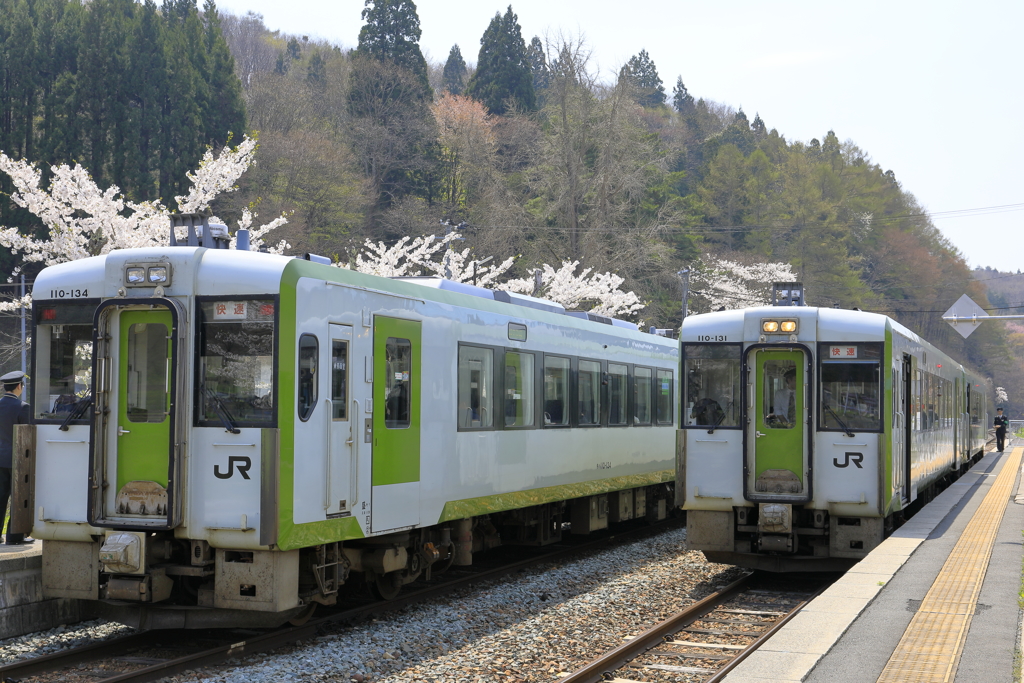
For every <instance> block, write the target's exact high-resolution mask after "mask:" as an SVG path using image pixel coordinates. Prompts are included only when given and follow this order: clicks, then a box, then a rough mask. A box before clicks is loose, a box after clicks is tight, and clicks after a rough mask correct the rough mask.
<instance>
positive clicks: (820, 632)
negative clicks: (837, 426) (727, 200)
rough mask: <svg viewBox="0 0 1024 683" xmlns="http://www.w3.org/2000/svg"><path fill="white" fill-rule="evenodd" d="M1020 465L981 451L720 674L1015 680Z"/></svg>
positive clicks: (1023, 456)
mask: <svg viewBox="0 0 1024 683" xmlns="http://www.w3.org/2000/svg"><path fill="white" fill-rule="evenodd" d="M1022 461H1024V448H1022V447H1021V446H1019V445H1018V446H1013V445H1012V441H1011V443H1010V444H1009V445H1008V446H1007V450H1006V451H1005V452H1004V453H998V452H992V451H990V452H988V453H986V455H985V456H984V457H983V458H982V459H981V460H980V461H979V462H978V463H977V464H975V465H974V467H972V468H971V469H970V471H968V472H967V474H965V475H964V476H963V477H961V478H960V479H959V480H957V481H956V482H955V483H954V484H953V485H952V486H950V487H949V488H948V489H946V490H945V491H943V492H942V493H941V494H939V495H938V496H937V497H936V498H935V499H934V500H933V501H931V502H930V503H929V504H927V505H926V506H924V507H923V508H922V509H921V510H920V511H919V512H918V513H917V514H916V515H914V517H913V518H911V519H910V520H909V521H908V522H907V523H906V524H904V525H903V526H902V527H900V529H898V530H897V531H896V532H895V533H894V534H893V535H892V536H890V537H889V538H888V539H886V540H885V541H884V542H883V543H882V544H881V545H879V547H878V548H876V549H875V550H874V551H872V552H871V553H870V554H869V555H868V556H867V557H865V558H864V559H863V560H861V561H860V562H859V563H857V564H856V565H855V566H854V567H853V568H852V569H851V570H850V571H848V572H847V573H846V574H844V575H843V577H842V578H840V579H839V580H838V581H837V582H836V583H835V584H833V585H832V586H831V587H830V588H829V589H828V590H827V591H825V592H824V593H822V594H821V595H820V596H819V597H818V598H816V599H815V600H813V601H812V602H811V603H810V604H808V605H807V606H806V607H805V608H804V609H803V610H801V612H800V613H799V614H797V615H796V616H795V617H794V618H793V619H792V620H790V621H789V623H787V624H786V625H785V626H784V627H783V628H782V629H781V630H780V631H779V632H778V633H777V634H776V635H775V636H774V637H772V638H771V640H769V641H768V643H767V644H766V645H764V646H763V647H761V648H760V649H759V650H757V651H756V652H755V653H753V654H752V655H751V656H750V657H748V658H747V659H746V660H744V661H743V662H742V663H740V665H739V666H737V667H736V669H734V670H733V671H732V672H731V673H730V674H729V675H728V676H726V677H725V679H724V680H725V681H726V682H727V683H766V682H768V681H772V682H775V683H788V682H790V681H807V682H809V683H836V682H837V681H842V683H876V682H878V683H882V682H889V681H899V682H901V683H904V682H905V683H913V682H917V681H950V682H956V683H975V682H977V681H1018V680H1020V679H1019V676H1020V663H1019V659H1016V658H1018V657H1019V656H1020V651H1021V635H1020V634H1021V606H1020V593H1021V563H1022V559H1024V552H1022V549H1024V545H1022V540H1024V539H1022V529H1024V486H1022V477H1021V475H1022Z"/></svg>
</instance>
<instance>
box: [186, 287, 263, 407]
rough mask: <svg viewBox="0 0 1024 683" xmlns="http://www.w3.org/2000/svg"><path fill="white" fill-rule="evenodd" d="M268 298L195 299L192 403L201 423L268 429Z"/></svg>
mask: <svg viewBox="0 0 1024 683" xmlns="http://www.w3.org/2000/svg"><path fill="white" fill-rule="evenodd" d="M276 308H277V305H276V302H275V301H274V300H272V299H249V300H234V301H223V300H209V301H200V303H199V315H198V318H199V339H198V346H199V387H198V390H197V396H199V397H201V398H200V399H199V400H197V401H196V402H195V405H196V413H197V415H196V418H197V420H198V422H199V424H200V425H201V426H218V427H219V426H221V425H222V424H223V419H224V418H225V417H227V418H228V419H230V421H231V422H232V423H233V424H234V425H235V426H236V427H267V426H270V425H273V424H274V423H275V421H276V412H275V410H274V396H275V393H276V391H275V386H274V385H275V379H274V378H275V376H276V372H275V368H274V357H275V355H276V354H275V352H274V347H275V343H274V333H275V327H276V322H275V310H276Z"/></svg>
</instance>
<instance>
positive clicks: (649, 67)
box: [619, 50, 685, 107]
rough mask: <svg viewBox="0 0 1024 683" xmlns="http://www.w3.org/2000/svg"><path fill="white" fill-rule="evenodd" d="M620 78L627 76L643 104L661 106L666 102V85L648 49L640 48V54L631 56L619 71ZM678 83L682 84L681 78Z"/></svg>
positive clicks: (639, 101)
mask: <svg viewBox="0 0 1024 683" xmlns="http://www.w3.org/2000/svg"><path fill="white" fill-rule="evenodd" d="M619 78H625V79H626V80H628V81H629V82H630V83H631V84H632V86H633V87H634V88H635V89H636V94H635V95H634V97H635V98H636V101H637V103H638V104H640V105H641V106H644V107H660V106H661V105H663V104H665V85H664V84H663V83H662V82H661V78H660V77H659V76H658V68H657V67H656V66H655V65H654V62H653V61H652V60H651V57H650V55H648V54H647V50H640V54H638V55H633V56H632V57H630V58H629V61H628V62H626V65H625V66H624V67H622V70H621V71H620V72H619ZM677 85H682V79H681V78H680V80H679V82H678V84H677ZM684 90H685V88H684Z"/></svg>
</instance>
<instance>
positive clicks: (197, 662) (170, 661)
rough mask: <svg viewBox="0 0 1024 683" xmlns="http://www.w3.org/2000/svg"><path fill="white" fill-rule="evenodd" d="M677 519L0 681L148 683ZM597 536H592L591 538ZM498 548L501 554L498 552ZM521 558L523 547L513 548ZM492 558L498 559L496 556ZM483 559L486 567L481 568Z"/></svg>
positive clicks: (669, 525)
mask: <svg viewBox="0 0 1024 683" xmlns="http://www.w3.org/2000/svg"><path fill="white" fill-rule="evenodd" d="M679 525H680V522H679V521H678V520H670V521H668V522H664V523H661V524H658V525H654V526H648V525H636V526H634V527H631V528H625V529H621V530H616V531H615V532H612V533H608V534H606V535H602V536H600V537H596V538H592V537H588V538H587V539H586V540H580V541H579V542H576V543H571V544H559V545H556V546H548V547H547V548H539V549H537V551H538V552H536V553H535V554H533V555H532V556H531V557H529V558H527V559H518V560H515V561H506V560H503V559H502V558H501V553H493V554H492V557H490V559H488V556H486V555H482V556H481V557H480V558H479V560H480V561H479V562H478V563H477V564H476V565H474V566H473V567H466V568H453V569H451V570H449V571H448V572H447V574H445V575H444V576H445V579H443V580H436V579H435V581H433V582H431V583H430V584H426V583H422V584H411V585H410V586H409V587H408V588H409V589H411V590H406V591H404V592H403V593H402V594H400V595H399V596H398V597H397V598H396V599H394V600H389V601H386V602H381V601H368V600H358V599H354V600H351V601H349V602H346V604H344V605H341V606H338V607H334V608H324V607H320V610H322V613H321V614H316V615H314V618H310V619H309V621H307V622H306V623H304V624H301V625H296V626H284V627H281V628H278V629H271V630H256V629H248V630H241V629H225V630H216V629H210V630H201V631H198V630H183V629H182V630H167V631H143V632H139V633H134V634H131V635H128V636H123V637H120V638H114V639H111V640H107V641H102V642H98V643H90V644H86V645H83V646H79V647H74V648H69V649H67V650H64V651H61V652H57V653H54V654H50V655H44V656H40V657H34V658H30V659H24V660H21V661H18V662H14V663H11V664H7V665H4V666H0V681H3V683H8V681H17V682H19V683H50V682H56V681H60V682H61V683H79V682H81V683H86V682H88V683H146V682H148V681H157V680H160V679H161V678H164V677H167V676H172V675H176V674H180V673H183V672H186V671H190V670H195V669H202V668H206V667H213V666H217V665H219V664H223V663H225V662H228V661H229V660H238V659H241V658H244V657H246V656H250V655H253V654H257V653H261V652H267V651H270V650H275V649H277V648H281V647H285V646H289V645H292V644H295V643H298V642H301V641H304V640H308V639H311V638H314V637H315V636H316V635H317V633H318V631H319V630H320V629H321V627H324V626H327V625H329V624H332V623H353V622H358V621H361V620H366V619H369V618H372V617H374V616H377V615H380V614H382V613H384V612H389V611H395V610H400V609H403V608H405V607H407V606H409V605H413V604H416V603H419V602H423V601H425V600H429V599H432V598H438V597H441V596H444V595H446V594H448V593H451V592H453V591H456V590H458V589H462V588H465V587H467V586H470V585H472V584H475V583H480V582H484V581H491V580H494V579H497V578H500V577H502V576H504V575H507V574H511V573H514V572H519V571H524V570H526V569H530V568H532V567H534V566H536V565H539V564H543V563H545V562H555V561H564V560H568V559H571V558H574V557H576V556H578V555H581V554H583V553H586V552H594V551H598V550H601V549H603V548H606V547H613V546H615V545H618V544H621V543H627V542H631V541H636V540H639V539H642V538H645V537H650V536H653V535H656V534H658V533H661V532H663V531H668V530H670V529H675V528H677V527H678V526H679ZM595 536H596V535H595ZM497 550H499V551H500V550H502V549H497ZM504 550H506V551H507V550H509V549H508V548H506V549H504ZM516 550H517V551H518V556H519V557H520V558H521V556H522V554H523V551H524V550H525V549H524V548H517V549H516ZM495 555H496V557H495ZM485 562H486V563H487V564H485Z"/></svg>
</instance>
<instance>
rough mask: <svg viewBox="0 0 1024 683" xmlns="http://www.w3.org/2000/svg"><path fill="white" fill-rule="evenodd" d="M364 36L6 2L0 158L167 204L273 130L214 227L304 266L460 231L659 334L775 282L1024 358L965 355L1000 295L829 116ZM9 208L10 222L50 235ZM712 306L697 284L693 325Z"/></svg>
mask: <svg viewBox="0 0 1024 683" xmlns="http://www.w3.org/2000/svg"><path fill="white" fill-rule="evenodd" d="M363 19H364V22H365V23H364V26H363V27H362V30H361V32H360V34H359V44H358V46H357V47H356V48H355V49H353V50H346V49H342V48H341V47H339V46H336V45H332V44H328V43H325V42H318V41H315V40H310V39H308V37H306V36H292V35H286V34H283V33H281V32H278V31H274V30H273V27H267V26H265V25H264V23H263V21H262V19H261V17H259V16H258V15H253V14H248V15H245V16H233V15H228V14H222V15H220V16H219V17H218V16H217V12H216V8H215V6H214V3H213V1H212V0H207V2H206V3H205V5H204V6H203V8H202V9H201V10H200V8H198V7H196V2H195V0H165V1H164V3H163V5H162V6H161V7H159V8H158V7H156V5H155V4H154V3H153V2H152V0H147V2H145V3H141V4H140V3H137V2H133V1H132V0H91V1H90V2H88V3H85V4H83V3H82V2H80V1H79V0H0V41H2V43H0V44H2V47H0V79H2V80H0V111H2V112H3V118H2V119H0V149H3V150H4V151H6V152H7V153H8V154H12V155H23V156H25V157H26V158H29V159H34V160H39V161H42V162H44V163H46V164H49V163H57V162H64V161H72V160H74V161H80V162H81V163H83V165H84V166H86V167H87V168H89V170H90V171H92V173H93V175H94V176H95V177H97V178H101V179H103V180H107V181H108V182H111V183H116V184H118V185H119V186H120V187H121V188H122V189H124V190H125V191H126V193H127V194H128V196H131V197H138V198H152V197H160V198H163V199H164V200H165V201H166V200H167V198H168V197H169V196H171V195H173V194H174V192H175V191H176V190H175V188H176V187H177V186H176V185H175V183H180V182H183V181H184V177H183V172H184V170H185V169H188V168H192V167H193V166H194V164H195V161H196V159H198V155H199V153H200V152H201V150H202V146H203V145H204V144H212V145H214V146H219V145H223V144H224V143H225V142H226V141H227V135H226V133H227V131H229V130H230V131H232V132H234V134H235V135H236V136H237V135H240V134H241V133H242V132H246V131H256V132H258V135H259V140H260V145H261V147H260V151H259V155H258V163H257V166H256V167H255V168H254V169H253V170H252V171H250V172H249V173H247V174H246V175H245V176H244V177H243V179H242V188H241V191H240V192H237V193H234V194H231V195H226V196H225V198H224V199H223V200H222V203H221V204H220V205H217V206H215V208H216V211H217V213H218V215H220V216H221V217H223V218H228V219H232V218H235V217H237V215H238V214H239V213H240V212H241V210H242V208H244V207H246V206H248V205H249V204H251V203H253V202H258V203H259V210H260V212H261V213H263V214H265V215H275V214H277V213H279V212H282V211H288V212H292V213H291V215H290V223H289V225H288V226H286V228H285V229H284V230H285V231H286V236H287V238H288V240H289V242H291V244H292V245H293V250H294V252H295V253H301V252H304V251H312V252H316V253H321V254H325V255H329V256H331V257H332V258H335V259H336V260H341V261H351V260H352V259H353V258H354V256H355V252H356V250H357V249H358V247H359V246H360V245H361V244H362V243H363V241H364V240H365V239H366V238H373V239H375V240H383V241H385V242H388V243H391V242H394V241H396V240H397V239H399V238H400V237H402V236H404V235H423V234H431V233H437V234H440V232H441V231H443V228H442V227H441V226H440V225H439V222H441V221H450V222H451V223H452V224H458V223H462V222H464V223H465V224H466V227H464V228H463V229H461V230H460V232H461V233H462V234H463V235H464V236H465V238H466V241H465V243H464V245H463V247H462V248H464V247H470V248H472V249H473V250H474V253H475V254H478V255H479V256H480V257H484V256H493V257H494V259H495V261H499V260H502V259H505V258H507V257H509V256H516V257H518V258H517V260H516V265H515V266H514V270H515V274H516V275H517V276H520V277H521V276H524V275H527V274H528V273H530V272H531V271H532V270H533V269H535V268H538V267H540V266H541V265H542V264H545V263H547V264H552V265H555V266H557V265H558V264H560V263H561V262H563V261H579V262H580V263H581V266H585V267H592V268H594V269H595V270H597V271H606V270H610V271H613V272H616V273H618V274H619V275H621V276H623V277H624V278H625V279H626V283H625V285H623V288H624V289H632V290H634V291H636V292H637V293H638V294H639V295H640V297H641V298H642V299H643V300H644V301H645V302H646V303H648V306H647V308H645V309H644V310H643V311H641V312H640V313H639V315H638V318H642V319H643V320H644V322H645V324H648V325H657V326H659V327H673V326H678V321H679V315H680V302H679V297H680V279H679V277H678V275H677V273H678V271H680V270H682V269H684V268H689V269H691V270H696V271H699V270H701V269H702V268H704V267H706V264H707V263H709V255H710V256H711V257H714V258H717V259H729V260H731V261H735V262H738V263H741V264H755V263H768V262H782V263H786V264H789V265H790V266H791V267H792V270H793V272H795V273H796V274H797V275H798V277H799V278H800V279H801V280H802V281H803V282H804V284H805V286H806V290H807V296H808V301H809V303H811V304H816V305H822V306H841V307H855V306H856V307H860V308H862V309H865V310H874V311H879V312H884V313H888V314H891V315H893V316H894V317H896V318H898V319H899V320H900V321H902V322H903V323H905V324H906V325H908V326H909V327H911V328H912V329H914V330H915V331H918V332H920V333H921V334H922V335H924V336H925V337H927V338H928V339H930V340H933V341H935V342H936V343H938V344H939V345H940V346H943V347H944V348H946V349H947V350H948V351H950V352H951V353H953V354H955V355H957V356H958V357H961V358H964V359H965V360H967V361H968V362H970V363H971V364H972V365H973V366H975V367H977V368H979V369H981V370H984V371H986V372H989V373H997V374H998V373H1004V374H1005V369H1006V367H1008V366H1009V365H1010V364H1011V363H1012V362H1013V361H1012V360H1011V358H1012V356H1011V353H1010V349H1009V346H1008V342H1007V335H1006V332H1005V328H1003V327H1001V326H998V325H992V326H987V327H985V326H983V327H982V329H980V330H979V331H978V332H976V333H975V334H974V335H972V337H970V339H969V340H967V341H966V342H965V341H964V340H962V339H961V338H960V336H959V335H958V334H956V333H955V332H954V331H953V330H952V329H950V328H949V326H948V325H946V323H943V322H942V321H941V320H940V315H941V312H942V311H944V310H946V309H947V308H948V307H949V306H950V305H951V304H952V303H953V302H954V301H955V300H956V299H957V298H958V297H959V296H960V295H961V294H963V293H965V292H967V293H969V294H970V295H971V296H972V297H974V298H975V300H977V301H978V302H979V303H981V304H982V305H983V306H987V305H988V303H987V301H986V299H985V289H984V286H983V285H982V284H980V283H978V282H976V281H975V280H974V278H972V274H971V272H970V271H969V269H968V268H967V265H966V263H965V261H964V259H963V257H962V256H961V255H960V253H959V252H958V251H957V250H956V248H955V247H954V246H953V245H952V244H950V243H949V242H948V240H946V239H945V238H944V237H943V236H942V234H941V233H940V232H939V231H938V230H937V229H936V228H935V226H934V225H933V224H932V223H931V221H930V220H929V218H928V216H927V215H926V214H925V213H924V211H923V210H922V208H921V207H920V205H919V204H918V203H917V201H916V200H915V198H914V196H913V195H912V194H911V193H910V192H909V191H908V190H909V189H910V188H904V187H902V186H901V185H900V182H899V180H898V173H899V169H892V170H890V169H884V168H882V167H880V166H879V165H878V164H876V163H875V162H873V161H872V159H871V157H870V156H869V154H868V153H867V152H866V151H864V150H862V149H860V148H859V147H857V145H856V144H855V143H854V142H853V141H850V140H846V139H844V138H843V137H841V135H842V131H839V132H838V133H837V132H834V131H831V130H829V129H828V128H829V122H828V121H822V122H821V125H822V136H821V137H820V139H813V140H810V141H796V140H789V139H787V138H786V137H785V132H784V131H781V130H778V129H776V128H774V127H771V126H770V125H769V123H770V122H766V121H763V120H762V119H761V117H760V116H758V115H757V114H756V112H755V113H754V116H753V117H750V116H749V115H748V113H747V112H744V111H742V110H739V111H737V110H734V109H733V108H732V107H730V106H729V105H728V104H723V103H717V102H713V101H709V100H706V99H702V98H701V97H700V94H699V93H690V92H689V91H688V90H687V88H686V86H685V85H684V80H683V75H675V74H673V75H671V76H667V75H666V76H665V77H664V78H663V76H662V75H660V74H659V73H658V70H657V66H656V64H655V62H654V60H653V59H652V57H651V55H649V54H648V53H647V52H646V51H645V50H644V49H643V48H644V46H643V45H637V46H636V53H635V56H634V57H633V58H632V59H630V60H629V61H628V63H626V64H625V65H623V66H622V68H621V70H620V71H619V72H618V75H617V77H616V78H614V79H608V78H606V77H603V76H601V75H600V74H598V73H597V72H596V69H595V68H594V66H593V64H592V63H591V61H590V53H591V50H594V49H597V48H598V47H599V46H590V45H587V44H585V42H584V41H583V40H581V39H579V38H575V37H566V36H565V35H564V34H556V35H558V36H559V37H557V38H556V39H554V40H549V41H544V40H542V39H541V38H539V37H532V36H524V35H522V32H521V28H520V26H519V23H518V20H517V17H516V15H515V12H514V9H513V8H512V7H509V8H508V9H507V10H505V11H502V12H499V13H497V14H496V15H495V17H494V19H493V20H492V22H491V23H490V25H489V26H488V28H487V29H486V31H485V32H484V34H483V35H482V36H473V35H467V36H464V37H462V38H461V39H460V42H459V44H458V45H453V46H452V48H451V52H450V53H449V55H448V58H447V60H446V62H445V63H443V64H438V63H428V62H427V61H426V60H425V59H424V58H423V55H422V53H421V51H420V48H419V39H420V36H421V32H420V27H419V19H418V17H417V14H416V9H415V5H414V4H413V3H412V2H411V1H410V0H366V8H365V10H364V12H363ZM19 27H21V28H19ZM29 27H31V30H30V29H29ZM221 32H222V33H221ZM54 35H59V36H61V38H60V39H59V40H57V39H54V38H53V36H54ZM26 36H31V38H29V37H26ZM85 36H89V37H90V40H86V38H85ZM97 36H99V40H100V41H101V43H100V44H101V46H100V47H96V46H94V43H93V42H92V40H93V39H95V38H96V37H97ZM222 36H223V37H222ZM225 40H226V44H227V46H228V47H229V48H230V55H229V54H227V53H226V51H225V50H223V49H222V48H223V44H224V41H225ZM101 57H102V59H101ZM147 60H150V61H147ZM232 62H233V63H232ZM94 64H95V65H97V66H96V67H95V69H94V67H93V65H94ZM99 65H102V67H101V66H99ZM228 65H230V66H231V67H233V68H234V71H235V74H236V75H237V78H230V77H228V75H227V74H226V73H225V68H227V67H228ZM694 68H698V65H695V66H694ZM184 72H187V73H184ZM23 74H29V76H23ZM666 79H667V80H666ZM666 82H667V83H671V84H673V85H672V86H671V87H666ZM239 101H241V102H244V113H243V107H242V106H240V105H239V104H237V103H238V102H239ZM147 122H149V123H147ZM173 164H178V166H173V167H172V165H173ZM179 168H180V170H181V173H178V172H177V171H178V169H179ZM0 189H3V188H0ZM5 191H6V190H5ZM0 207H2V208H0V224H5V225H23V226H24V228H25V229H38V227H39V226H37V225H32V224H31V222H30V221H28V220H27V218H26V217H25V216H23V215H21V214H17V213H16V212H13V211H12V209H11V207H10V205H9V203H7V202H0ZM18 221H24V222H23V223H18ZM696 281H699V279H695V282H696ZM709 306H710V302H709V300H708V299H707V298H705V297H702V295H701V291H700V288H699V287H697V288H695V290H694V291H693V292H692V296H691V300H690V311H691V312H694V311H696V312H702V311H706V310H708V307H709ZM1007 389H1008V391H1010V396H1011V403H1013V402H1017V403H1018V404H1019V405H1024V402H1020V401H1019V399H1018V396H1019V395H1020V392H1019V391H1016V390H1015V388H1014V387H1012V386H1007Z"/></svg>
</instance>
